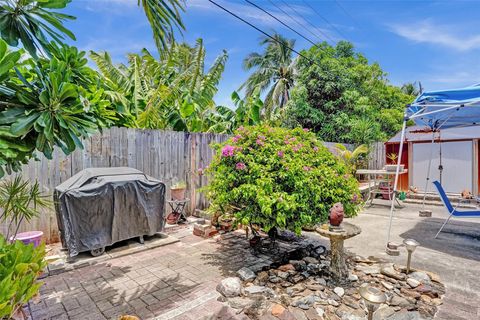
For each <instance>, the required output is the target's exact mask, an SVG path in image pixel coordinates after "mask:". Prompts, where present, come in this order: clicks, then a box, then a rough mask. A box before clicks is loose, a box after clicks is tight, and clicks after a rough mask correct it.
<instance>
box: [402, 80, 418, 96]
mask: <svg viewBox="0 0 480 320" xmlns="http://www.w3.org/2000/svg"><path fill="white" fill-rule="evenodd" d="M401 90H402V92H403V93H405V94H408V95H411V96H414V97H416V96H418V95H419V94H420V93H421V91H422V84H421V83H420V82H418V83H417V82H416V81H415V82H413V83H412V82H407V83H405V84H403V85H402V87H401Z"/></svg>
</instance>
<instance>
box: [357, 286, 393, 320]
mask: <svg viewBox="0 0 480 320" xmlns="http://www.w3.org/2000/svg"><path fill="white" fill-rule="evenodd" d="M358 293H360V295H361V296H362V298H363V301H364V302H365V305H366V306H367V310H368V320H372V319H373V313H374V312H375V311H376V310H377V309H378V307H380V305H381V304H382V303H385V301H387V296H386V295H385V294H384V293H383V292H382V291H381V290H380V289H378V288H375V287H371V286H369V285H366V284H365V285H363V286H361V287H360V289H358Z"/></svg>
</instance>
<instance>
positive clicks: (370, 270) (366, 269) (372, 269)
mask: <svg viewBox="0 0 480 320" xmlns="http://www.w3.org/2000/svg"><path fill="white" fill-rule="evenodd" d="M355 269H357V270H358V271H362V272H363V273H365V274H375V273H380V270H381V268H380V266H379V265H371V266H361V265H359V266H355Z"/></svg>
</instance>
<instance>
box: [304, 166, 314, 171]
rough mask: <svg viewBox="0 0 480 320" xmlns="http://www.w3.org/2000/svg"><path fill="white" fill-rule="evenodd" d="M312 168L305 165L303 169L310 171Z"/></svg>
mask: <svg viewBox="0 0 480 320" xmlns="http://www.w3.org/2000/svg"><path fill="white" fill-rule="evenodd" d="M310 170H312V168H311V167H309V166H304V167H303V171H310Z"/></svg>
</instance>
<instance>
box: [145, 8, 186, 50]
mask: <svg viewBox="0 0 480 320" xmlns="http://www.w3.org/2000/svg"><path fill="white" fill-rule="evenodd" d="M138 5H139V6H140V5H141V6H142V7H143V10H144V11H145V15H146V16H147V19H148V22H149V23H150V25H151V26H152V30H153V38H154V39H155V44H156V45H157V48H158V51H159V52H162V51H165V50H167V49H168V47H169V44H170V43H172V42H173V39H174V28H173V27H176V28H177V29H178V30H183V29H185V26H184V25H183V22H182V18H181V17H180V12H181V11H185V1H184V0H164V1H158V0H138Z"/></svg>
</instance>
